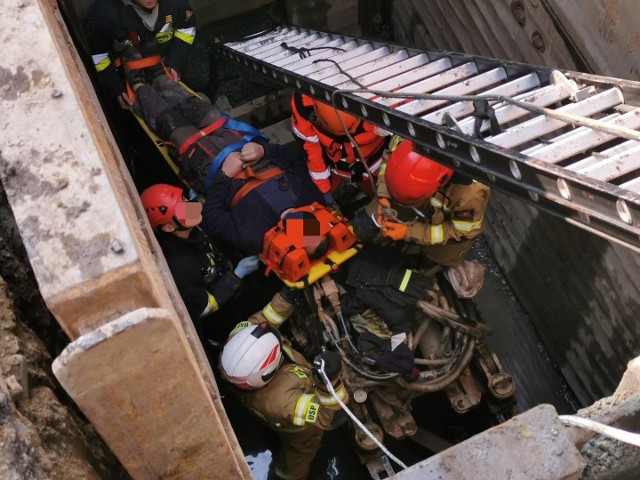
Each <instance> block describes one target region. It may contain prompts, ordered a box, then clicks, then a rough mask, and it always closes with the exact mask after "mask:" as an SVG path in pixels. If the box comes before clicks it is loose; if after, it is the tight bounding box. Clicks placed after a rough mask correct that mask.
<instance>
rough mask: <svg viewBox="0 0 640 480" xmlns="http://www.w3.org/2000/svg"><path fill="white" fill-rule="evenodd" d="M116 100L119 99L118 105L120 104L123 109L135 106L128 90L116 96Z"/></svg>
mask: <svg viewBox="0 0 640 480" xmlns="http://www.w3.org/2000/svg"><path fill="white" fill-rule="evenodd" d="M116 100H117V101H118V105H120V108H121V109H123V110H129V109H130V108H131V107H133V102H132V101H131V100H129V95H127V92H122V93H121V94H120V95H118V96H117V97H116Z"/></svg>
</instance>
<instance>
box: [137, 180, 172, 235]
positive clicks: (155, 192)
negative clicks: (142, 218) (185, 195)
mask: <svg viewBox="0 0 640 480" xmlns="http://www.w3.org/2000/svg"><path fill="white" fill-rule="evenodd" d="M140 200H142V206H143V207H144V211H145V212H147V217H148V218H149V223H151V228H153V230H154V231H155V230H157V229H158V227H159V226H160V225H164V224H165V223H169V222H170V221H171V220H172V219H173V218H174V216H175V214H176V205H177V204H178V202H180V201H182V189H181V188H178V187H174V186H173V185H167V184H165V183H158V184H156V185H152V186H151V187H149V188H147V189H146V190H145V191H144V192H142V195H140Z"/></svg>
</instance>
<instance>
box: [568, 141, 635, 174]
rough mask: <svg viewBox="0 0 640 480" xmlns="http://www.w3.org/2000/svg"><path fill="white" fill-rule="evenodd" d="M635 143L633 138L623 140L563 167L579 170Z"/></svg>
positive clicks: (625, 149) (621, 151) (616, 153)
mask: <svg viewBox="0 0 640 480" xmlns="http://www.w3.org/2000/svg"><path fill="white" fill-rule="evenodd" d="M635 144H636V142H634V141H633V140H627V141H626V142H623V143H621V144H620V145H616V146H615V147H611V148H609V149H607V150H603V151H602V152H596V153H593V154H592V155H591V156H590V157H587V158H583V159H582V160H578V161H577V162H575V163H572V164H571V165H567V166H566V167H565V168H566V169H567V170H573V171H574V172H579V171H580V170H583V169H585V168H587V167H590V166H591V165H595V164H596V163H598V162H601V161H602V160H605V159H607V158H609V157H613V156H615V155H618V154H619V153H623V152H626V151H627V150H629V149H630V148H632V147H633V146H634V145H635Z"/></svg>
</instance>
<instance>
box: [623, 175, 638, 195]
mask: <svg viewBox="0 0 640 480" xmlns="http://www.w3.org/2000/svg"><path fill="white" fill-rule="evenodd" d="M620 188H624V189H626V190H631V191H632V192H635V193H640V178H634V179H633V180H629V181H628V182H625V183H623V184H621V185H620Z"/></svg>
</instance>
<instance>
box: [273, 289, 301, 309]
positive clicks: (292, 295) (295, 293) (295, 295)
mask: <svg viewBox="0 0 640 480" xmlns="http://www.w3.org/2000/svg"><path fill="white" fill-rule="evenodd" d="M279 293H280V296H281V297H282V298H283V299H284V300H285V301H287V302H289V303H290V304H291V305H295V304H296V303H297V301H298V300H300V297H302V290H301V289H299V288H293V287H287V286H286V285H285V286H284V287H282V288H281V289H280V292H279Z"/></svg>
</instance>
